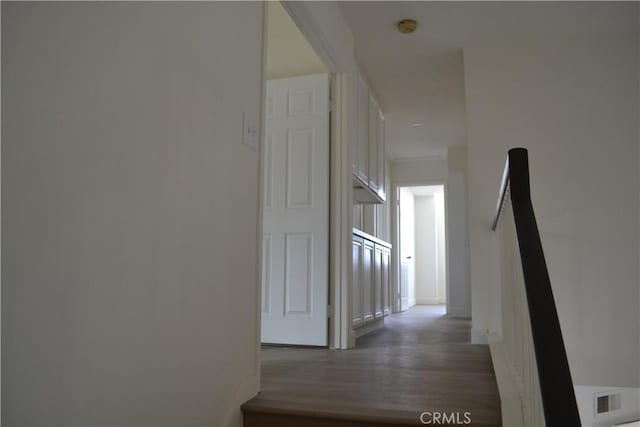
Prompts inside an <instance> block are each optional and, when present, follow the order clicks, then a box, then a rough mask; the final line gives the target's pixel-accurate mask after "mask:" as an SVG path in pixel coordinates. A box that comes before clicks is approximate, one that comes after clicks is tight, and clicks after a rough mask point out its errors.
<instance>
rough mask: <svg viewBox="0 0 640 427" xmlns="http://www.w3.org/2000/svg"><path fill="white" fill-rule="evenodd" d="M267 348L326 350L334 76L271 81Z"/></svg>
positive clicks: (268, 99)
mask: <svg viewBox="0 0 640 427" xmlns="http://www.w3.org/2000/svg"><path fill="white" fill-rule="evenodd" d="M265 119H266V120H265V139H264V150H263V155H264V159H263V160H264V176H263V180H264V183H263V184H264V198H263V200H264V206H263V208H264V216H263V232H264V242H263V251H262V256H263V260H262V265H263V268H262V271H263V280H262V283H263V285H262V291H263V295H262V301H263V309H262V322H261V323H262V331H261V332H262V342H265V343H278V344H298V345H318V346H325V345H327V343H328V340H327V338H328V337H327V301H328V289H329V288H328V277H329V275H328V250H329V210H328V205H329V76H328V75H327V74H317V75H312V76H302V77H294V78H288V79H278V80H270V81H268V82H267V95H266V117H265Z"/></svg>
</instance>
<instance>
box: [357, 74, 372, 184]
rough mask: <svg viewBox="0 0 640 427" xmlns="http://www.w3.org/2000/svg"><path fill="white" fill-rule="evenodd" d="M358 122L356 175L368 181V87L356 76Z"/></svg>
mask: <svg viewBox="0 0 640 427" xmlns="http://www.w3.org/2000/svg"><path fill="white" fill-rule="evenodd" d="M357 92H358V103H357V109H358V123H357V130H358V135H357V147H358V150H357V156H358V163H357V165H358V171H357V173H358V176H359V177H360V179H361V180H362V181H364V182H365V183H368V182H369V88H368V87H367V85H366V83H365V82H364V80H362V78H361V77H359V76H358V91H357Z"/></svg>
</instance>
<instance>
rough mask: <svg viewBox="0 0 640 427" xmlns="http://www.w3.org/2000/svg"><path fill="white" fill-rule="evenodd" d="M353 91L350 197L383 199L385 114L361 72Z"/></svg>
mask: <svg viewBox="0 0 640 427" xmlns="http://www.w3.org/2000/svg"><path fill="white" fill-rule="evenodd" d="M356 93H357V96H356V98H357V99H356V101H357V102H356V109H357V114H356V117H357V123H356V138H355V140H354V141H353V144H354V147H353V149H352V153H353V162H352V163H353V164H352V166H353V183H354V191H353V197H354V201H355V202H357V203H383V202H384V200H385V199H386V188H385V182H386V180H385V173H386V171H385V164H386V162H385V128H384V116H383V115H382V111H381V110H380V107H379V105H378V102H377V100H376V99H375V97H374V96H373V94H372V93H371V91H370V90H369V88H368V86H367V84H366V82H365V81H364V80H363V79H362V77H360V76H358V79H357V84H356Z"/></svg>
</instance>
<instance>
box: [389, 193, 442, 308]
mask: <svg viewBox="0 0 640 427" xmlns="http://www.w3.org/2000/svg"><path fill="white" fill-rule="evenodd" d="M398 211H399V212H398V219H399V221H398V222H399V224H398V226H399V233H398V237H399V251H400V253H399V258H400V262H399V270H400V271H399V273H400V277H399V285H400V286H399V301H400V303H399V307H400V311H406V310H408V309H409V308H411V307H413V306H415V305H432V306H439V307H440V308H441V310H440V311H442V314H445V313H446V312H447V310H446V304H447V290H448V277H447V259H446V257H447V247H446V245H447V235H446V232H447V227H446V216H445V189H444V185H429V186H413V187H398Z"/></svg>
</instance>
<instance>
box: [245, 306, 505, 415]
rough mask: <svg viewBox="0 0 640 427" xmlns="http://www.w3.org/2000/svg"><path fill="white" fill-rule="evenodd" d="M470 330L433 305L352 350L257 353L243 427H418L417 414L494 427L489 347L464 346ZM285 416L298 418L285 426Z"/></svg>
mask: <svg viewBox="0 0 640 427" xmlns="http://www.w3.org/2000/svg"><path fill="white" fill-rule="evenodd" d="M470 327H471V325H470V322H469V320H466V319H456V318H451V317H448V316H444V315H443V308H442V307H440V306H415V307H413V308H412V309H411V310H409V311H407V312H405V313H399V314H394V315H391V316H389V317H388V318H387V319H386V321H385V328H384V329H382V330H380V331H376V332H373V333H371V334H368V335H365V336H364V337H361V338H360V339H359V340H358V341H357V345H356V348H355V349H351V350H327V349H310V348H296V347H265V348H263V350H262V384H261V392H260V393H259V395H258V396H257V397H255V398H254V399H252V400H250V401H249V402H247V403H246V404H245V405H243V411H244V412H245V426H247V427H249V426H263V425H264V426H270V425H274V426H275V425H278V426H282V427H285V426H288V425H299V426H307V425H309V426H312V425H313V426H315V425H318V426H320V425H326V426H336V427H342V426H350V425H359V426H363V425H367V426H377V425H385V426H391V425H422V424H421V422H420V414H421V413H423V412H425V411H427V412H431V413H434V412H444V413H447V414H450V413H456V412H459V413H462V414H463V413H464V412H468V413H470V415H469V416H470V418H471V420H472V423H471V425H473V426H500V425H501V412H500V397H499V395H498V388H497V384H496V379H495V374H494V371H493V365H492V362H491V355H490V354H489V348H488V347H487V346H482V345H472V344H470V342H469V335H470ZM260 414H264V415H265V417H264V418H262V423H258V424H256V423H255V421H256V417H257V416H259V415H260ZM267 414H269V416H268V417H267ZM287 416H289V417H291V416H297V417H302V418H299V419H298V421H297V422H298V424H295V423H294V424H288V423H289V422H293V421H291V420H289V421H287ZM460 417H462V415H461V416H460ZM267 418H269V419H270V420H271V423H267ZM301 419H306V421H304V422H302V421H300V420H301ZM312 419H313V420H314V421H313V422H312V421H311V420H312ZM323 419H324V420H325V422H326V424H322V421H321V420H323ZM252 420H253V422H252ZM364 422H366V424H363V423H364ZM301 423H302V424H301ZM318 423H319V424H318ZM345 423H346V424H345ZM349 423H355V424H349ZM439 425H447V424H439ZM450 425H459V424H455V423H454V424H450Z"/></svg>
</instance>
